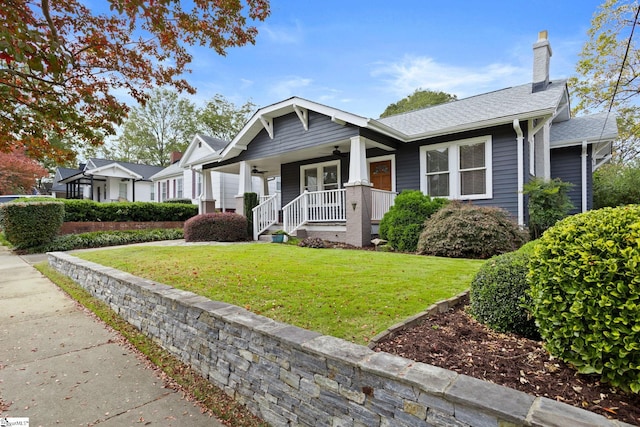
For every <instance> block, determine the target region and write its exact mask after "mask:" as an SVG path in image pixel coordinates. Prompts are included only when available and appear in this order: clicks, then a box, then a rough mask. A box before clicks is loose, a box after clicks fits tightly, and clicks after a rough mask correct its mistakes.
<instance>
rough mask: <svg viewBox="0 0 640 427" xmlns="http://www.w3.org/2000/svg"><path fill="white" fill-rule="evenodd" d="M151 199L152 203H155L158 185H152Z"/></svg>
mask: <svg viewBox="0 0 640 427" xmlns="http://www.w3.org/2000/svg"><path fill="white" fill-rule="evenodd" d="M150 198H151V201H152V202H153V201H154V200H155V199H156V185H155V184H154V183H151V194H150Z"/></svg>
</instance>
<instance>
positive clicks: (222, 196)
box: [151, 134, 264, 213]
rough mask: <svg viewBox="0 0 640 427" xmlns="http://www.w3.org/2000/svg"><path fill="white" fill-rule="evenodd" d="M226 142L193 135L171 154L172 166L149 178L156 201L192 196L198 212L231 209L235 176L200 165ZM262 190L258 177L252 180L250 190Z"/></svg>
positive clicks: (209, 159) (227, 210) (216, 153)
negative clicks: (185, 145) (177, 150)
mask: <svg viewBox="0 0 640 427" xmlns="http://www.w3.org/2000/svg"><path fill="white" fill-rule="evenodd" d="M227 144H228V141H224V140H222V139H218V138H213V137H210V136H206V135H202V134H196V135H195V136H194V137H193V140H192V141H191V143H190V144H189V146H188V147H187V149H186V150H185V152H184V154H181V153H174V154H173V155H172V158H171V163H172V164H171V165H170V166H169V167H167V168H165V169H163V170H162V171H160V172H158V173H156V174H155V175H153V176H152V177H151V179H152V180H153V182H154V188H155V192H156V194H157V197H156V200H157V201H159V202H163V201H165V200H169V199H191V200H192V202H193V203H194V204H197V205H198V206H199V211H200V213H205V212H214V211H221V212H234V211H235V210H236V196H237V190H238V175H237V174H230V173H221V172H212V171H211V170H205V171H203V170H202V165H203V164H204V163H208V162H210V161H211V159H216V158H218V157H219V155H220V152H221V151H222V149H223V148H224V147H225V146H226V145H227ZM248 191H255V192H256V193H259V194H261V193H263V192H264V190H263V188H262V186H261V180H260V179H254V180H253V182H252V186H251V189H250V190H248Z"/></svg>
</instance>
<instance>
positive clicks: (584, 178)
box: [582, 141, 588, 212]
mask: <svg viewBox="0 0 640 427" xmlns="http://www.w3.org/2000/svg"><path fill="white" fill-rule="evenodd" d="M587 148H588V145H587V141H582V212H586V211H587V151H588V150H587Z"/></svg>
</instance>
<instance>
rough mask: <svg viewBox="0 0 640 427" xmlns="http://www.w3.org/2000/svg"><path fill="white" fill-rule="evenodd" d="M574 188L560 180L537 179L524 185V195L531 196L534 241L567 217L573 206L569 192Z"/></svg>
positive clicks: (530, 217)
mask: <svg viewBox="0 0 640 427" xmlns="http://www.w3.org/2000/svg"><path fill="white" fill-rule="evenodd" d="M571 187H573V184H571V183H569V182H562V180H561V179H560V178H555V179H552V180H550V181H545V180H543V179H542V178H536V179H534V180H532V181H529V182H528V183H526V184H525V185H524V190H523V193H524V194H527V195H528V196H529V233H531V238H532V239H537V238H539V237H540V236H542V233H544V232H545V230H547V229H548V228H549V227H551V226H552V225H553V224H555V223H556V222H558V221H560V220H561V219H562V218H564V217H566V216H567V215H568V214H569V212H570V211H571V209H573V204H572V203H571V200H569V195H568V191H569V189H570V188H571Z"/></svg>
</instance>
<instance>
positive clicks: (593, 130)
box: [550, 113, 618, 148]
mask: <svg viewBox="0 0 640 427" xmlns="http://www.w3.org/2000/svg"><path fill="white" fill-rule="evenodd" d="M617 137H618V125H617V123H616V117H615V116H614V115H613V114H608V113H598V114H591V115H589V116H580V117H573V118H572V119H571V120H568V121H565V122H560V123H554V124H553V125H552V126H551V132H550V143H551V148H560V147H569V146H572V145H580V144H582V142H583V141H586V142H587V143H594V142H599V141H607V140H609V141H612V140H614V139H616V138H617Z"/></svg>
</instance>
